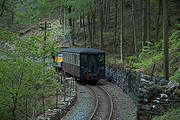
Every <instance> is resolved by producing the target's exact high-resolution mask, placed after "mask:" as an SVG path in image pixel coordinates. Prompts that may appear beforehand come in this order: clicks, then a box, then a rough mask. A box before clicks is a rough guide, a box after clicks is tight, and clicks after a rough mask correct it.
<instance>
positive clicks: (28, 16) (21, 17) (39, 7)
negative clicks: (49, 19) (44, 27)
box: [4, 0, 60, 24]
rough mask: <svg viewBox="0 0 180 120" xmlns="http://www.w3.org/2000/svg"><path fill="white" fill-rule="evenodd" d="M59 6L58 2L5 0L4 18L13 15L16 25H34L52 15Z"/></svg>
mask: <svg viewBox="0 0 180 120" xmlns="http://www.w3.org/2000/svg"><path fill="white" fill-rule="evenodd" d="M59 4H60V3H59V1H52V0H38V1H37V0H23V1H19V0H6V2H5V8H6V9H5V10H6V11H5V13H6V14H4V16H6V15H9V14H12V13H14V17H15V22H16V23H21V24H29V23H34V22H36V21H37V20H39V18H42V17H44V16H49V15H50V14H52V12H53V11H54V10H55V8H56V7H57V6H58V5H59Z"/></svg>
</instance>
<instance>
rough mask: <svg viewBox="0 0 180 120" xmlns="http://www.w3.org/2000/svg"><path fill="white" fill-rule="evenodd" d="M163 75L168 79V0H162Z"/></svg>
mask: <svg viewBox="0 0 180 120" xmlns="http://www.w3.org/2000/svg"><path fill="white" fill-rule="evenodd" d="M163 39H164V76H165V79H166V80H169V61H168V59H169V56H168V54H169V45H168V0H163Z"/></svg>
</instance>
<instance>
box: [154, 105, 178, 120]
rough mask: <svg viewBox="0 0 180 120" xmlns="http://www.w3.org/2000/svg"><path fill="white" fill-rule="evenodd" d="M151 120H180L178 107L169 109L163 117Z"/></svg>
mask: <svg viewBox="0 0 180 120" xmlns="http://www.w3.org/2000/svg"><path fill="white" fill-rule="evenodd" d="M152 120H180V107H179V108H176V109H171V110H169V112H167V113H166V114H165V115H162V116H157V117H154V118H153V119H152Z"/></svg>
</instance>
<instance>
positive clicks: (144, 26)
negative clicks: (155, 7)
mask: <svg viewBox="0 0 180 120" xmlns="http://www.w3.org/2000/svg"><path fill="white" fill-rule="evenodd" d="M146 40H147V0H143V42H142V44H143V45H142V46H146Z"/></svg>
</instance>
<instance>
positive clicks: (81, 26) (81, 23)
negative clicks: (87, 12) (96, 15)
mask: <svg viewBox="0 0 180 120" xmlns="http://www.w3.org/2000/svg"><path fill="white" fill-rule="evenodd" d="M79 19H80V28H81V27H82V26H83V25H82V16H81V15H80V17H79Z"/></svg>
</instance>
